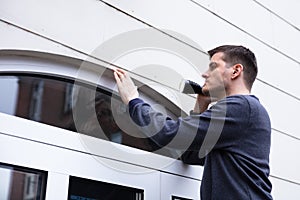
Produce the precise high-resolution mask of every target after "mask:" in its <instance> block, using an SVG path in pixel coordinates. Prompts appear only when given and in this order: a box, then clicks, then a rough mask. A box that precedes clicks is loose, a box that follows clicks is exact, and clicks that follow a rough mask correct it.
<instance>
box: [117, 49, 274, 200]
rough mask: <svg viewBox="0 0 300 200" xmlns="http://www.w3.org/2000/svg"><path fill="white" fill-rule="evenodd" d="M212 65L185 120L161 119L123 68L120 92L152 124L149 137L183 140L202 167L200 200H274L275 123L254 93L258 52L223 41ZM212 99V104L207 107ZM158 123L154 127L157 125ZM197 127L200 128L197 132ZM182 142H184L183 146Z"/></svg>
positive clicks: (137, 117)
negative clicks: (271, 175) (272, 151)
mask: <svg viewBox="0 0 300 200" xmlns="http://www.w3.org/2000/svg"><path fill="white" fill-rule="evenodd" d="M208 54H209V56H210V64H209V68H208V70H207V71H206V72H205V73H204V74H202V77H203V78H204V79H205V83H204V85H203V87H202V93H203V94H199V95H198V96H197V101H196V104H195V107H194V110H193V111H192V112H191V114H190V116H188V117H186V118H178V119H177V120H172V119H170V118H168V117H166V118H164V119H162V116H163V115H161V114H159V113H157V112H156V111H154V110H153V109H152V108H151V106H150V105H148V104H147V103H145V102H144V101H143V100H141V99H139V98H138V97H139V94H138V91H137V88H136V86H135V85H134V84H133V82H132V80H131V79H130V77H129V75H128V74H127V73H126V72H125V71H123V70H120V69H116V70H115V72H114V75H115V79H116V82H117V85H118V88H119V93H120V96H121V98H122V100H123V102H124V103H125V104H127V105H128V106H129V113H130V116H131V118H132V119H133V120H134V121H135V123H137V124H138V125H140V126H142V127H145V126H147V125H148V124H150V123H152V124H163V125H162V126H161V127H158V126H157V129H159V130H154V129H155V125H152V126H151V127H152V130H153V131H157V133H156V134H155V135H154V136H153V137H151V138H152V139H153V140H154V141H155V142H156V143H157V144H159V145H160V146H164V145H166V144H168V143H169V142H170V141H171V140H172V139H173V138H174V137H175V136H176V137H177V136H178V135H179V136H178V137H180V139H181V140H182V141H183V142H184V143H185V142H186V140H187V139H190V138H194V140H193V142H192V143H191V144H190V145H189V147H188V148H187V150H186V152H185V153H184V154H183V155H182V157H181V158H182V160H183V162H185V163H187V164H200V165H204V172H203V178H202V183H201V199H202V200H206V199H222V200H223V199H234V200H235V199H242V200H245V199H264V200H266V199H272V196H271V194H270V193H271V189H272V185H271V183H270V181H269V179H268V177H269V154H270V137H271V125H270V119H269V116H268V113H267V111H266V110H265V109H264V107H263V106H262V105H261V104H260V102H259V100H258V98H256V97H255V96H253V95H251V94H250V92H251V88H252V84H253V82H254V80H255V78H256V75H257V63H256V58H255V55H254V54H253V53H252V52H251V51H250V50H249V49H247V48H245V47H243V46H235V45H224V46H220V47H217V48H215V49H212V50H210V51H208ZM212 101H216V103H215V104H214V105H212V106H211V107H210V108H208V106H209V104H210V103H211V102H212ZM153 127H154V129H153ZM194 128H196V130H197V131H196V133H194V132H195V131H193V130H194ZM179 146H180V145H179Z"/></svg>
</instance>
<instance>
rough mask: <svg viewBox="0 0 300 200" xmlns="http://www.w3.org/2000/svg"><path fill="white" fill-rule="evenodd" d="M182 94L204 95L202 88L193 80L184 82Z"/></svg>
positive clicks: (181, 89) (181, 85)
mask: <svg viewBox="0 0 300 200" xmlns="http://www.w3.org/2000/svg"><path fill="white" fill-rule="evenodd" d="M180 92H181V93H184V94H202V87H201V86H200V85H199V84H198V83H195V82H194V81H191V80H182V82H181V84H180Z"/></svg>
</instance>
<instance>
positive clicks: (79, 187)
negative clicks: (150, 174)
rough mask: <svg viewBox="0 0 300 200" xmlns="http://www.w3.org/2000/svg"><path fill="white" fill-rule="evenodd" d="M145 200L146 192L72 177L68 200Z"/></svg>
mask: <svg viewBox="0 0 300 200" xmlns="http://www.w3.org/2000/svg"><path fill="white" fill-rule="evenodd" d="M82 199H85V200H143V199H144V190H142V189H137V188H132V187H126V186H121V185H115V184H111V183H105V182H101V181H95V180H89V179H84V178H78V177H74V176H70V180H69V192H68V200H82Z"/></svg>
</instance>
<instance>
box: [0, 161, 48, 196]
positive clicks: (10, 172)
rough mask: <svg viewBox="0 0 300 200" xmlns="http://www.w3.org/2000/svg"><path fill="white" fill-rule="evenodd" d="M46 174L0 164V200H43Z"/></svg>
mask: <svg viewBox="0 0 300 200" xmlns="http://www.w3.org/2000/svg"><path fill="white" fill-rule="evenodd" d="M46 181H47V172H44V171H41V170H34V169H29V168H24V167H19V166H13V165H7V164H2V163H0V182H1V183H0V185H1V186H0V187H1V192H0V199H3V200H10V199H18V200H42V199H45V192H46Z"/></svg>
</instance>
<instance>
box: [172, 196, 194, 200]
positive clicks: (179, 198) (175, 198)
mask: <svg viewBox="0 0 300 200" xmlns="http://www.w3.org/2000/svg"><path fill="white" fill-rule="evenodd" d="M172 200H193V199H187V198H183V197H178V196H172Z"/></svg>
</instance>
